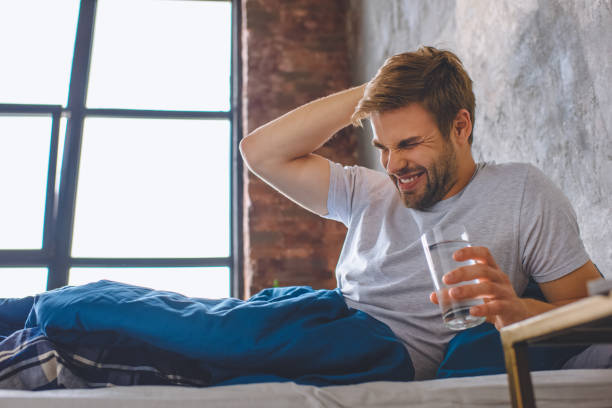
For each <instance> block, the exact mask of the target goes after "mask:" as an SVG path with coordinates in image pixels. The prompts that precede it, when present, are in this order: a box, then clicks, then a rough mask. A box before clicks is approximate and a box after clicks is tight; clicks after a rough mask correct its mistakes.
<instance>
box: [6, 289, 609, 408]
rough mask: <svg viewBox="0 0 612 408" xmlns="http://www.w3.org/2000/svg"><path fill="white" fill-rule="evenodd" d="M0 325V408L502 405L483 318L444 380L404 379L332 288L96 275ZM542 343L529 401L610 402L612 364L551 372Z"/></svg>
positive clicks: (455, 350)
mask: <svg viewBox="0 0 612 408" xmlns="http://www.w3.org/2000/svg"><path fill="white" fill-rule="evenodd" d="M557 313H558V311H557ZM0 326H2V327H0V331H1V332H2V333H0V340H2V341H1V342H0V408H12V407H20V408H21V407H43V406H44V407H51V408H53V407H55V406H57V407H71V406H74V407H83V406H86V407H88V408H94V407H141V406H142V407H165V406H181V407H190V406H194V407H195V406H198V407H201V406H212V407H215V406H219V407H243V406H244V407H247V406H248V407H252V406H265V407H276V406H278V407H289V406H291V407H294V406H295V407H299V406H304V407H343V406H346V407H362V406H363V407H367V406H371V407H377V406H379V407H383V406H384V407H394V406H398V407H399V406H402V407H447V406H448V407H457V406H458V407H462V406H463V407H499V406H502V407H503V406H510V404H511V398H510V392H509V384H508V377H507V375H506V374H505V367H504V355H503V352H502V351H501V340H500V337H499V333H498V332H497V330H495V328H494V327H492V326H491V325H489V326H490V327H489V326H487V325H486V324H483V325H480V326H478V327H476V328H473V329H469V330H465V331H463V332H460V333H459V334H458V335H456V336H455V337H454V338H453V339H452V340H451V342H450V344H449V348H448V350H447V353H446V356H445V359H444V361H443V362H442V364H441V365H440V369H439V371H438V377H451V378H439V379H435V380H427V381H412V379H413V375H414V370H413V367H412V363H411V361H410V358H409V356H408V355H407V352H406V350H405V348H404V346H403V345H402V344H401V342H400V341H399V340H398V339H397V338H396V337H395V336H394V335H393V334H392V332H390V329H388V327H387V326H386V325H383V324H381V323H380V322H378V321H376V320H375V319H372V318H370V317H369V316H368V315H366V314H364V313H362V312H359V311H357V310H354V309H350V308H347V306H346V304H345V302H344V301H343V298H342V295H341V294H340V293H339V292H338V291H325V290H323V291H316V290H312V289H310V288H305V287H293V288H274V289H269V290H265V291H262V292H261V293H260V294H258V295H256V296H254V297H253V298H251V299H249V300H248V301H240V300H237V299H229V300H219V301H210V300H206V299H200V300H194V299H191V298H185V297H184V296H182V295H179V294H175V293H171V292H160V291H152V290H150V289H146V288H140V287H134V286H130V285H125V284H120V283H117V282H110V281H100V282H96V283H92V284H88V285H83V286H79V287H65V288H62V289H58V290H56V291H50V292H45V293H43V294H40V295H37V296H36V297H34V298H31V297H30V298H23V299H13V300H4V301H0ZM296 333H299V334H300V335H299V336H296V335H295V334H296ZM330 339H333V341H330ZM583 349H584V348H583ZM542 350H544V351H543V352H542V351H539V352H538V353H535V354H534V353H531V351H530V354H527V355H526V356H527V357H528V358H531V360H532V361H531V362H530V368H531V369H532V370H537V371H536V372H534V373H533V381H532V382H533V387H534V389H535V396H536V401H537V404H538V407H540V408H541V407H548V406H549V407H570V406H571V407H575V406H578V405H579V406H580V408H588V407H612V371H610V370H609V369H588V370H584V369H573V370H568V369H559V368H560V367H561V366H560V365H559V361H561V360H560V356H561V357H562V361H566V360H567V358H568V356H569V355H570V354H567V353H569V352H571V353H573V354H572V355H576V354H575V352H576V350H570V349H567V348H565V349H559V348H558V347H555V348H552V349H550V350H548V351H546V349H545V348H544V349H542ZM559 350H561V354H560V352H559ZM563 353H566V354H563ZM548 368H556V369H555V370H548ZM110 384H114V385H110ZM63 388H67V389H63ZM515 403H516V401H515Z"/></svg>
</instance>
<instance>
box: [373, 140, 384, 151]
mask: <svg viewBox="0 0 612 408" xmlns="http://www.w3.org/2000/svg"><path fill="white" fill-rule="evenodd" d="M372 146H374V147H377V148H379V149H384V148H385V146H384V145H383V144H382V143H380V142H379V141H378V140H376V139H373V140H372Z"/></svg>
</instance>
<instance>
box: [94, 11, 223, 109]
mask: <svg viewBox="0 0 612 408" xmlns="http://www.w3.org/2000/svg"><path fill="white" fill-rule="evenodd" d="M230 49H231V3H230V2H229V1H228V2H219V1H150V0H148V1H142V0H138V1H136V0H134V1H129V2H126V1H123V0H100V1H98V6H97V11H96V23H95V33H94V41H93V51H92V62H91V70H90V81H89V88H88V96H87V106H88V107H90V108H125V109H167V110H229V91H230V55H231V53H230Z"/></svg>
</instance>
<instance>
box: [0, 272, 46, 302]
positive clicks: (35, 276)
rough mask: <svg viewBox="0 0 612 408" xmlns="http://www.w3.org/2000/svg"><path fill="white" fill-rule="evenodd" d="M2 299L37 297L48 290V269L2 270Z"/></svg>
mask: <svg viewBox="0 0 612 408" xmlns="http://www.w3.org/2000/svg"><path fill="white" fill-rule="evenodd" d="M0 282H2V285H0V298H20V297H26V296H32V295H36V294H37V293H41V292H44V291H45V290H46V289H47V268H0Z"/></svg>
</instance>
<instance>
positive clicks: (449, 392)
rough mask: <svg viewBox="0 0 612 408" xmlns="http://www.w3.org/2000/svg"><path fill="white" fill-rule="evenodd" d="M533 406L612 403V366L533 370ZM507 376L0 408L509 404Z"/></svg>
mask: <svg viewBox="0 0 612 408" xmlns="http://www.w3.org/2000/svg"><path fill="white" fill-rule="evenodd" d="M532 379H533V383H534V387H535V395H536V401H537V406H538V408H547V407H550V408H564V407H568V408H569V407H572V408H574V407H580V408H596V407H597V408H603V407H608V408H609V407H612V370H604V369H589V370H558V371H538V372H534V373H532ZM509 406H510V395H509V392H508V381H507V376H506V374H498V375H489V376H479V377H464V378H448V379H438V380H429V381H415V382H388V381H379V382H369V383H362V384H357V385H342V386H330V387H314V386H307V385H297V384H295V383H292V382H286V383H259V384H242V385H229V386H218V387H209V388H192V387H179V386H131V387H124V386H121V387H119V386H112V387H107V388H94V389H70V390H50V391H16V390H0V408H43V407H44V408H60V407H61V408H72V407H74V408H76V407H79V408H81V407H86V408H111V407H112V408H141V407H142V408H145V407H146V408H156V407H181V408H183V407H184V408H191V407H194V408H195V407H198V408H201V407H224V408H232V407H266V408H275V407H278V408H281V407H283V408H286V407H351V408H359V407H386V408H389V407H390V408H393V407H398V408H399V407H402V408H406V407H419V408H445V407H466V408H467V407H509Z"/></svg>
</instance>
